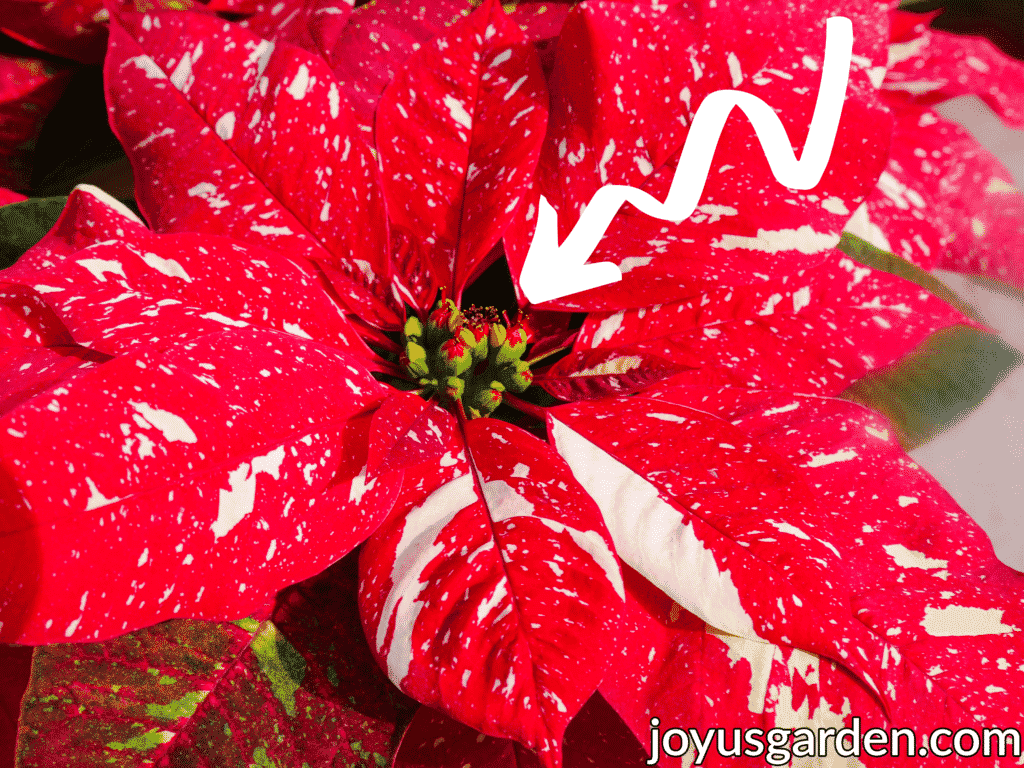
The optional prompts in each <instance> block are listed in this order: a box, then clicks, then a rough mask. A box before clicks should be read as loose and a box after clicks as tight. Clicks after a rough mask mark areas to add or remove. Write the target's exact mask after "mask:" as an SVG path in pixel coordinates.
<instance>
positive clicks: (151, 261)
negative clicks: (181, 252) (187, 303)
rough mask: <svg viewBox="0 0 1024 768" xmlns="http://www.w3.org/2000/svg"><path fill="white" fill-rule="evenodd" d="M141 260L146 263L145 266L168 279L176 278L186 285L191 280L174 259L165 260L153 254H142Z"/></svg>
mask: <svg viewBox="0 0 1024 768" xmlns="http://www.w3.org/2000/svg"><path fill="white" fill-rule="evenodd" d="M142 260H143V261H144V262H146V265H147V266H149V267H152V268H153V269H155V270H156V271H157V272H159V273H160V274H163V275H167V276H168V277H177V278H180V279H182V280H184V281H185V282H186V283H191V282H192V278H191V277H189V274H188V272H186V271H185V268H184V267H183V266H181V264H179V263H178V262H177V261H175V260H174V259H165V258H163V257H161V256H157V255H156V254H155V253H144V254H143V255H142Z"/></svg>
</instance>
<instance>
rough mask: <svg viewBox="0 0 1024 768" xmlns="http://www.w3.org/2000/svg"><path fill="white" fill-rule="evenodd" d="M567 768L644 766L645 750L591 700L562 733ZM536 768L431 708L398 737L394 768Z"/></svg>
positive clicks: (604, 706) (517, 751)
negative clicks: (448, 767)
mask: <svg viewBox="0 0 1024 768" xmlns="http://www.w3.org/2000/svg"><path fill="white" fill-rule="evenodd" d="M562 755H563V761H564V762H563V765H564V766H565V768H594V767H595V766H598V767H599V768H642V766H644V765H645V764H646V756H645V755H644V751H643V747H641V746H640V744H639V743H638V742H637V740H636V738H634V736H633V734H632V733H630V731H629V728H628V726H626V725H625V723H623V722H622V720H621V718H620V717H619V716H618V715H617V714H616V713H615V710H613V709H612V708H611V707H610V706H609V705H608V702H606V701H605V700H604V699H602V698H601V696H599V695H596V694H595V695H594V696H591V697H590V699H589V700H588V701H587V703H586V704H584V705H583V709H581V710H580V711H579V714H577V715H576V717H574V718H573V719H572V722H571V723H569V727H568V728H566V731H565V741H564V743H563V750H562ZM440 765H453V766H455V765H457V766H461V768H467V767H468V768H540V761H539V760H538V759H537V756H536V755H535V754H534V753H532V752H530V751H529V750H527V749H524V748H523V747H522V746H521V745H519V744H516V742H514V741H510V740H509V739H500V738H496V737H493V736H485V735H484V734H482V733H479V732H477V731H474V730H473V729H472V728H468V727H466V726H465V725H463V724H462V723H460V722H458V721H456V720H452V719H451V718H450V717H447V716H445V715H443V714H442V713H440V712H438V711H437V710H435V709H431V708H430V707H420V708H419V709H418V710H417V711H416V714H415V715H414V716H413V718H412V722H411V723H409V727H408V728H406V730H405V733H404V734H403V735H402V743H401V745H400V746H399V748H398V753H397V755H396V756H395V763H394V768H436V767H437V766H440Z"/></svg>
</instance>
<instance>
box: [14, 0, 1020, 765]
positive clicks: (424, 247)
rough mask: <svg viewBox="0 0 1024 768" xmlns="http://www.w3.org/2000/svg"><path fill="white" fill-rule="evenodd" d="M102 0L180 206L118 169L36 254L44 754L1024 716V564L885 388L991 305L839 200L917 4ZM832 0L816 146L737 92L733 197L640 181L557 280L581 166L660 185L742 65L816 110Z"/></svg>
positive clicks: (32, 377) (293, 758)
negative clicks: (757, 115) (685, 200)
mask: <svg viewBox="0 0 1024 768" xmlns="http://www.w3.org/2000/svg"><path fill="white" fill-rule="evenodd" d="M107 12H108V14H109V42H108V44H107V49H106V59H105V63H104V70H105V85H106V96H107V104H108V108H109V117H110V124H111V127H112V128H113V130H114V132H115V134H116V135H117V137H118V139H119V140H120V142H121V144H122V146H123V147H124V150H125V152H126V153H127V155H128V157H129V158H130V159H131V162H132V166H133V169H134V173H135V200H136V201H137V203H138V209H139V210H140V211H141V214H142V217H140V216H139V215H137V213H136V212H135V211H133V210H131V209H130V208H129V207H126V206H125V205H124V204H122V203H121V202H119V201H117V200H116V199H114V198H112V197H111V196H110V195H108V194H106V193H104V192H102V191H101V190H99V189H97V188H95V187H91V186H81V187H78V188H77V189H76V190H75V191H74V192H72V194H71V195H70V196H69V197H68V199H67V200H66V203H65V204H63V206H62V208H61V213H60V215H59V218H58V220H57V221H56V223H55V224H54V226H53V227H52V228H50V229H49V230H48V231H47V232H46V234H45V236H42V237H41V238H39V239H38V241H37V242H34V243H32V244H31V247H27V249H24V253H20V254H19V255H18V256H19V257H18V258H17V260H16V262H15V263H14V264H13V266H10V267H9V268H8V269H5V270H4V271H3V272H0V297H2V302H0V307H2V310H0V320H2V323H0V333H2V334H3V335H2V338H3V346H2V347H0V350H2V351H0V366H2V374H0V376H2V377H3V378H2V380H3V382H4V388H3V390H2V391H0V419H2V421H3V424H2V425H0V427H2V428H0V504H2V507H0V508H2V510H3V517H2V519H3V521H4V523H3V524H4V526H5V527H4V536H3V537H2V539H0V542H2V544H0V546H2V547H3V551H4V553H5V555H6V562H8V563H9V565H8V567H7V571H6V573H7V577H6V589H5V591H4V593H3V598H2V600H0V640H2V641H4V642H6V643H10V644H14V646H13V647H16V646H24V645H31V646H35V651H34V652H33V656H32V666H31V674H30V676H29V680H28V682H27V689H26V690H25V694H24V697H23V698H22V700H21V705H20V712H19V722H18V744H17V757H16V759H17V761H18V764H19V765H22V766H32V765H52V764H56V763H58V762H66V761H67V759H68V758H67V756H68V755H74V756H75V758H74V759H75V761H76V764H82V765H92V764H96V765H100V764H104V765H109V764H114V765H124V766H137V765H167V766H171V765H211V766H213V765H230V766H234V765H240V766H241V765H257V766H293V765H294V766H300V765H301V766H305V765H308V766H311V767H312V766H320V765H324V766H328V765H341V764H345V765H360V766H371V765H374V766H383V765H394V766H409V767H410V768H411V766H423V765H453V766H455V765H459V766H461V765H535V764H536V765H543V766H552V767H557V766H560V765H563V764H565V765H580V766H582V765H594V764H597V765H641V764H645V763H647V764H652V763H651V761H654V760H660V763H659V764H662V765H672V764H680V763H682V764H692V762H693V761H694V760H695V759H700V760H701V761H702V762H703V764H708V765H711V764H717V763H718V762H724V761H726V760H730V761H731V760H733V759H735V758H740V759H741V760H746V761H748V762H750V763H751V764H763V763H764V762H765V760H766V757H765V751H764V749H762V751H761V752H759V753H757V754H752V753H751V752H747V753H745V754H743V755H742V756H741V752H740V750H738V749H736V745H737V743H738V742H737V738H739V737H737V736H736V735H735V733H734V731H733V729H735V728H743V729H761V731H762V733H763V732H766V731H769V730H771V729H774V728H780V729H796V728H809V729H813V731H814V732H815V733H817V732H824V731H825V730H827V729H829V728H832V729H839V728H844V727H851V726H852V725H853V723H854V721H855V719H856V722H858V723H860V724H861V725H860V727H862V729H863V730H868V729H869V728H872V727H884V728H889V727H898V728H912V729H914V730H915V732H917V733H918V734H919V738H922V739H923V738H924V737H926V736H927V734H928V733H929V732H931V731H932V730H933V729H935V728H940V727H943V728H948V729H950V730H951V732H952V731H955V730H957V729H960V728H966V727H972V728H981V727H982V726H984V727H990V728H991V727H996V728H1007V727H1011V726H1014V725H1015V724H1016V722H1017V718H1019V717H1020V708H1019V706H1018V705H1017V704H1016V701H1015V696H1014V692H1015V691H1016V690H1019V688H1020V686H1021V685H1022V680H1021V677H1022V675H1024V660H1022V659H1020V658H1019V656H1020V655H1021V651H1022V646H1021V642H1020V640H1019V633H1020V631H1021V630H1020V627H1021V626H1024V616H1022V615H1021V614H1022V612H1024V609H1022V608H1021V599H1020V598H1021V593H1022V591H1024V581H1022V577H1021V574H1019V573H1018V572H1016V571H1013V570H1012V569H1010V568H1008V567H1006V566H1005V565H1003V564H1001V563H1000V562H999V561H998V560H997V559H996V558H995V555H994V553H993V551H992V548H991V545H990V543H989V541H988V539H987V538H986V537H985V535H984V533H983V532H982V531H981V530H980V529H979V528H978V527H977V526H976V525H975V524H974V523H973V521H972V520H971V519H970V518H969V516H968V515H967V514H966V513H965V512H963V510H961V509H960V508H959V507H958V506H957V505H956V504H955V502H954V501H953V500H952V499H951V498H950V497H949V496H948V494H946V493H945V492H944V491H943V489H942V488H941V487H940V486H939V485H938V484H937V483H936V482H935V481H934V480H933V479H932V478H930V477H929V476H928V475H927V473H925V472H924V471H923V470H921V469H920V468H919V467H918V466H917V465H916V464H915V463H914V462H913V461H911V460H910V459H909V458H908V457H907V455H906V454H905V453H904V451H903V448H902V447H901V445H900V442H899V440H898V439H897V437H898V435H899V434H901V433H900V432H898V429H899V425H896V424H893V423H891V422H890V421H888V420H887V419H886V418H885V417H883V416H880V415H879V414H877V413H876V412H874V411H873V410H871V409H870V408H868V407H866V406H865V405H862V404H857V403H854V402H851V400H850V399H849V398H850V397H852V396H851V395H850V391H851V387H853V386H855V385H857V384H858V382H864V381H867V380H871V376H874V375H878V374H881V373H885V372H886V371H892V370H895V369H897V368H899V365H900V362H901V360H904V358H905V357H906V356H907V355H908V354H911V353H914V352H915V350H918V349H919V348H920V347H921V345H922V344H923V343H927V342H928V341H929V340H931V339H934V338H935V337H936V336H937V335H940V334H945V333H950V332H952V331H954V330H955V329H960V331H961V332H971V333H974V334H977V335H979V336H981V335H983V334H985V333H986V329H985V328H984V326H983V325H981V324H980V323H979V322H978V321H977V320H975V319H973V318H972V317H970V316H968V315H967V314H965V312H964V311H963V308H958V307H957V306H953V305H952V304H950V303H949V302H947V301H946V300H944V299H943V298H941V297H940V296H938V295H936V293H935V292H933V291H929V290H926V289H925V288H924V287H922V285H921V283H923V284H925V285H928V286H931V287H933V288H934V287H935V286H934V284H933V283H929V282H928V280H927V278H926V276H923V274H921V273H914V272H913V268H912V267H911V266H910V265H908V264H904V265H903V266H902V267H900V269H902V270H903V272H904V274H913V275H915V279H916V281H917V282H912V281H909V280H906V279H903V278H902V277H899V276H897V275H893V274H890V273H889V271H886V270H885V269H872V268H871V267H870V266H867V265H865V261H866V260H868V258H869V257H872V258H874V261H873V262H872V263H874V264H877V265H881V264H883V263H884V259H879V258H878V254H877V253H875V252H873V251H872V250H871V247H870V245H868V244H867V243H865V242H863V241H858V240H854V239H851V238H849V237H848V238H847V239H845V240H843V241H842V243H841V240H840V237H841V234H840V233H841V232H842V230H843V229H844V226H846V225H847V223H848V221H849V219H850V217H851V215H852V213H853V212H854V211H857V210H858V207H859V206H860V205H861V204H862V203H863V202H864V201H865V200H868V202H869V204H870V200H871V197H870V196H871V195H872V194H873V193H872V190H873V189H875V188H876V185H878V184H879V183H880V182H879V179H880V177H881V178H882V179H883V180H884V179H885V176H884V173H886V172H887V171H886V169H887V167H889V166H887V163H888V164H889V165H890V166H891V164H892V163H893V162H894V161H893V159H892V157H893V156H892V154H891V153H890V147H889V145H890V141H891V139H892V137H893V117H892V115H891V112H892V109H891V107H890V106H887V104H886V100H885V99H884V98H883V97H882V96H881V95H880V92H879V86H880V85H881V84H882V83H883V80H882V77H883V75H884V74H885V71H886V66H887V64H888V62H889V59H890V57H891V50H892V49H891V47H890V45H889V43H890V37H889V35H890V9H889V8H887V7H884V6H880V5H878V4H876V3H873V2H867V1H866V0H865V1H864V2H860V1H859V0H858V2H847V3H844V4H842V5H840V4H838V3H836V4H831V5H830V4H828V3H826V4H825V5H820V6H815V7H808V6H806V5H795V4H793V5H791V4H788V3H780V2H771V3H758V4H749V3H745V2H721V0H707V1H706V2H690V0H685V1H684V2H678V3H669V4H659V3H652V4H650V5H636V6H633V5H628V4H622V3H617V2H589V0H588V2H586V3H581V4H579V5H571V4H565V5H561V4H551V5H543V4H535V3H520V4H517V5H514V6H509V7H508V8H506V7H504V6H503V5H501V4H499V3H497V2H493V0H485V1H484V2H482V3H478V4H476V3H471V2H463V1H462V0H438V1H437V2H431V3H429V4H425V5H422V6H421V5H419V4H418V3H411V2H407V0H391V1H390V2H382V0H377V2H376V3H372V4H369V5H364V6H361V7H359V8H353V7H350V6H349V5H348V4H347V3H344V2H332V1H331V0H318V1H316V2H312V1H311V2H287V1H283V2H281V3H277V4H274V5H272V6H271V5H269V4H268V5H260V4H255V5H253V6H252V7H244V6H242V5H231V4H227V3H222V4H216V5H215V4H211V6H201V5H197V6H195V7H190V8H185V9H183V10H174V9H172V8H159V9H157V8H148V9H147V8H142V7H140V6H139V5H138V4H137V3H132V4H130V5H129V4H123V5H122V4H118V3H109V4H108V5H107ZM834 15H842V16H845V17H847V18H849V19H850V20H851V22H852V23H853V28H854V57H853V67H852V68H851V72H850V80H849V85H848V91H847V99H846V102H845V103H844V107H843V116H842V120H841V122H840V126H839V131H838V134H837V137H836V142H835V147H834V149H833V152H832V156H831V160H830V163H829V166H828V168H827V170H826V172H825V175H824V176H823V178H822V180H821V182H820V184H819V185H818V186H816V187H815V188H814V189H811V190H806V191H795V190H790V189H786V188H785V187H782V186H781V185H779V184H778V183H776V182H774V180H773V179H772V178H771V172H770V169H769V168H768V165H767V163H766V161H765V160H764V156H763V153H762V152H761V149H760V145H759V143H758V141H757V140H756V136H755V134H754V132H753V130H752V129H751V127H750V125H749V124H748V123H747V122H745V121H744V120H741V119H739V117H738V116H734V117H733V118H731V119H730V121H729V122H728V124H727V125H726V128H725V130H724V132H723V134H722V136H721V139H720V142H719V146H718V151H717V154H716V159H715V163H714V165H713V168H714V169H715V171H714V173H713V174H712V176H711V177H710V178H709V179H708V183H707V186H706V188H705V194H704V197H703V198H702V204H701V205H700V207H699V208H698V210H697V211H696V212H695V213H694V215H693V216H692V217H690V219H688V220H686V221H682V222H662V221H659V220H654V219H650V218H648V217H645V216H644V215H643V214H641V213H639V212H638V211H635V210H633V209H630V208H624V209H623V210H622V211H621V212H620V214H619V215H618V216H617V217H616V220H615V222H614V224H613V226H612V227H611V228H610V229H609V231H608V233H607V234H606V236H605V238H604V239H603V240H602V241H601V244H600V246H599V248H598V250H597V251H596V252H595V254H594V255H593V257H592V258H593V260H595V261H610V262H613V263H615V264H616V265H617V266H618V267H619V269H620V270H621V272H622V273H623V279H622V281H621V282H619V283H616V284H613V285H610V286H605V287H602V288H597V289H593V290H591V291H587V292H583V293H579V294H574V295H571V296H567V297H564V298H562V299H558V300H554V301H551V302H546V303H544V304H542V305H539V306H530V305H529V304H528V302H527V300H526V297H525V296H524V295H523V294H522V292H521V290H520V288H519V285H518V275H519V273H520V271H521V270H522V265H523V261H524V259H525V254H526V251H527V247H528V244H529V241H530V238H531V236H532V233H533V230H534V228H535V227H536V218H537V211H538V201H539V198H540V196H541V195H543V196H544V197H545V199H547V200H548V201H549V202H550V203H551V204H552V205H553V206H554V207H555V208H556V209H557V211H558V214H559V223H560V226H561V227H562V228H563V230H564V231H562V233H561V234H562V236H564V235H565V234H566V233H567V232H568V230H569V229H570V228H571V226H572V225H573V224H574V223H575V221H576V220H577V219H578V218H579V216H580V214H581V212H582V210H583V208H584V206H585V205H586V203H587V202H588V201H589V200H590V197H591V196H592V194H593V193H594V192H595V191H596V190H597V189H598V188H600V187H601V186H602V185H604V184H609V183H619V184H628V185H631V186H635V187H639V188H642V189H644V190H646V191H648V192H649V193H650V194H652V195H654V196H655V197H657V198H659V199H663V198H664V195H665V194H666V192H667V189H668V185H669V184H670V182H671V179H672V178H673V176H674V174H675V173H676V169H677V165H678V161H679V155H680V151H681V149H682V147H683V145H684V143H685V141H686V137H687V131H688V127H689V125H690V122H691V120H692V118H693V115H694V114H695V112H696V110H697V108H698V107H699V105H700V103H701V101H702V100H703V99H704V98H705V97H707V96H708V95H709V94H710V93H713V92H714V91H716V90H723V89H729V88H740V89H745V90H748V91H749V92H751V93H754V94H755V95H757V96H759V97H760V98H762V99H764V100H765V101H766V102H767V103H769V104H771V105H772V106H773V107H775V108H776V109H777V110H778V111H779V113H780V117H781V119H782V120H783V123H784V124H785V127H786V129H787V131H788V134H789V136H790V138H791V140H792V141H793V142H794V144H795V145H797V146H800V145H801V144H802V142H803V141H804V139H805V137H806V133H807V128H808V125H809V123H810V118H811V114H812V112H813V109H814V105H815V97H816V93H817V88H818V84H819V80H820V70H821V66H822V57H823V50H824V40H825V21H826V19H827V18H828V17H829V16H834ZM753 19H756V20H757V22H758V23H757V26H758V27H760V28H763V29H770V30H771V35H758V34H756V32H755V31H754V30H752V29H750V27H751V26H752V24H751V23H750V20H753ZM1012 97H1013V94H1011V98H1012ZM994 173H995V172H994ZM999 178H1003V177H1001V176H1000V177H999ZM882 183H884V181H883V182H882ZM1004 183H1005V181H1004ZM883 189H884V187H883ZM20 205H22V206H24V205H26V203H21V204H20ZM15 207H16V206H8V208H15ZM3 210H4V209H0V214H2V211H3ZM872 215H874V214H872ZM0 219H2V216H0ZM840 244H842V247H843V250H839V249H838V248H837V246H839V245H840ZM889 270H890V271H894V270H895V268H894V267H891V266H890V267H889ZM936 290H938V289H936ZM844 393H845V394H846V395H847V398H846V399H844V398H842V397H840V395H843V394H844ZM860 399H862V400H865V399H867V400H870V398H865V397H861V398H860ZM15 652H17V651H15ZM21 682H22V684H24V680H22V681H21ZM672 728H678V729H690V728H693V729H695V731H698V732H700V733H704V732H705V731H706V730H707V729H710V728H721V729H725V730H726V731H728V738H727V739H725V740H722V739H719V740H718V742H717V752H716V749H710V751H708V750H707V748H706V746H705V745H704V744H700V743H697V742H698V740H697V739H696V737H695V736H688V737H687V738H689V739H690V741H688V742H687V744H688V748H682V747H679V745H680V744H681V743H682V742H681V738H680V737H679V736H678V735H677V736H676V741H672V740H671V739H666V740H665V741H662V740H660V739H659V734H660V733H662V732H663V731H664V732H667V731H668V730H669V729H672ZM749 732H750V733H752V732H753V731H749ZM787 738H788V737H787ZM787 744H789V742H788V741H787ZM730 745H731V746H730ZM943 745H945V743H943ZM775 746H776V748H777V747H778V746H779V745H775ZM791 746H792V747H793V748H794V749H793V752H792V754H791V755H790V757H792V758H793V759H794V760H795V761H796V762H795V763H794V764H799V760H800V759H801V755H800V753H799V752H798V751H797V750H796V749H795V747H796V744H795V743H793V744H792V745H791ZM676 752H678V753H679V754H674V753H676ZM705 753H707V754H705ZM804 754H805V755H806V753H804ZM836 754H837V753H836V748H835V747H833V748H832V752H831V755H832V759H838V758H837V757H836ZM840 754H841V753H840ZM788 759H789V758H787V760H788ZM862 759H864V760H869V759H870V758H869V757H863V758H862ZM939 759H940V758H938V757H936V756H934V755H926V754H923V753H921V754H918V753H915V754H912V755H910V756H904V757H902V758H887V760H888V761H889V762H901V761H905V762H907V763H908V764H913V765H920V764H930V763H931V762H936V763H937V762H939ZM687 761H689V762H687Z"/></svg>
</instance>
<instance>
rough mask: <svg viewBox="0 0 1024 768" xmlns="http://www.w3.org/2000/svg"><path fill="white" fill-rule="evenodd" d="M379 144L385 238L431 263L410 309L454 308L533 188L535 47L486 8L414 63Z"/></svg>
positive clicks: (539, 91)
mask: <svg viewBox="0 0 1024 768" xmlns="http://www.w3.org/2000/svg"><path fill="white" fill-rule="evenodd" d="M376 115H377V122H376V143H377V149H378V151H379V153H380V159H381V178H382V185H383V189H384V196H385V199H386V200H387V203H388V215H389V217H390V219H391V223H392V237H393V238H395V239H396V240H401V241H402V242H401V245H400V246H399V247H407V248H408V249H410V250H411V251H412V252H413V254H415V257H413V256H412V255H409V256H406V258H407V259H409V258H413V263H414V264H421V265H426V264H427V263H429V270H428V271H429V273H430V276H431V277H432V281H430V282H427V281H423V280H422V278H421V279H420V284H419V285H416V288H418V289H419V290H417V291H416V292H415V295H414V296H413V297H412V298H413V299H414V300H415V301H414V303H415V304H416V306H418V307H419V308H420V309H421V310H425V309H429V307H430V305H431V304H432V302H433V301H434V299H435V296H436V293H437V289H438V288H439V287H445V288H446V289H447V290H448V291H449V294H450V295H451V296H453V297H455V298H456V299H457V300H458V298H459V297H461V295H462V290H463V288H464V287H465V286H466V284H467V283H468V281H469V280H470V279H471V278H472V277H473V276H474V275H476V274H478V273H479V272H481V271H483V269H485V268H486V267H487V266H488V263H487V262H486V261H485V258H486V257H487V255H488V252H489V251H490V250H491V248H492V246H493V245H494V244H495V243H496V242H497V241H498V239H499V238H500V237H501V235H502V233H503V232H504V230H505V228H506V227H507V226H508V224H509V222H511V220H512V216H513V214H514V212H515V210H516V208H517V207H518V205H519V203H520V202H521V201H522V200H523V199H524V197H525V196H526V191H527V189H528V188H529V186H530V184H531V183H532V181H533V173H534V168H535V167H536V164H537V159H538V157H539V155H540V148H541V143H542V141H543V139H544V128H545V125H546V120H547V89H546V87H545V84H544V75H543V73H542V72H541V68H540V62H539V61H538V59H537V54H536V52H535V51H534V49H533V46H532V45H531V44H530V43H529V42H528V41H527V40H526V38H525V37H524V36H523V34H522V33H521V32H520V31H519V29H518V28H517V27H516V25H515V24H514V23H512V21H511V20H509V18H508V17H507V16H506V15H505V13H504V11H502V9H501V5H500V4H498V3H497V2H494V1H493V0H487V2H485V3H484V5H482V6H481V7H480V9H479V10H477V11H476V12H474V13H472V14H470V15H469V17H468V18H466V19H465V20H462V21H459V22H458V23H457V24H455V25H453V26H452V28H451V30H449V31H447V32H446V33H445V34H443V35H440V36H438V37H437V38H435V39H434V40H433V41H432V42H431V43H430V44H428V45H425V46H424V47H422V48H421V49H420V50H419V51H417V52H416V53H414V54H412V55H411V56H410V57H409V58H408V60H406V62H405V65H404V66H403V68H402V69H401V70H400V71H399V72H398V74H397V75H396V76H395V78H394V80H393V81H392V82H391V84H390V85H389V86H388V88H387V89H386V90H385V91H384V94H383V96H382V97H381V101H380V104H379V106H378V107H377V113H376Z"/></svg>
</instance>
